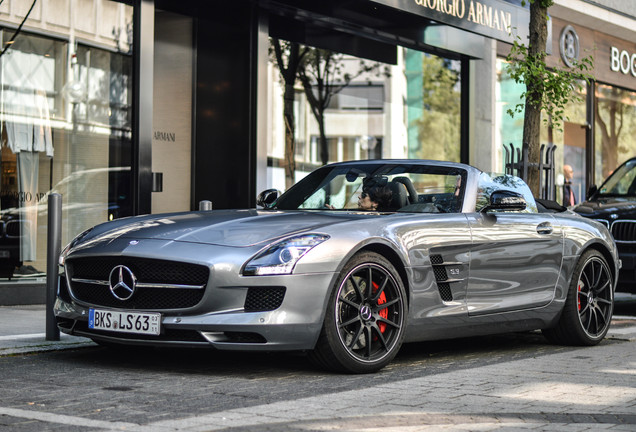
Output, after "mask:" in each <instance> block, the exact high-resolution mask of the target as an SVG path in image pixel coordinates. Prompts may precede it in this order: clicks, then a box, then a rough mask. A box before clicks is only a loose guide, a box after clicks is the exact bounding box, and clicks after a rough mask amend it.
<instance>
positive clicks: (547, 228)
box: [537, 222, 554, 234]
mask: <svg viewBox="0 0 636 432" xmlns="http://www.w3.org/2000/svg"><path fill="white" fill-rule="evenodd" d="M552 231H554V228H552V225H551V224H550V222H543V223H541V224H539V225H537V232H538V233H539V234H552Z"/></svg>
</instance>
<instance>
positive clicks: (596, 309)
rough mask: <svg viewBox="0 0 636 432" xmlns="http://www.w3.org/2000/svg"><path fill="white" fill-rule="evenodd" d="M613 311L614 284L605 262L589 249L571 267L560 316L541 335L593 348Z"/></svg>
mask: <svg viewBox="0 0 636 432" xmlns="http://www.w3.org/2000/svg"><path fill="white" fill-rule="evenodd" d="M613 311H614V284H613V278H612V272H611V271H610V268H609V266H608V264H607V260H606V259H605V257H603V255H601V253H600V252H598V251H596V250H593V249H590V250H587V251H586V252H584V253H583V255H581V258H580V259H579V262H578V263H577V264H576V267H575V268H574V273H573V274H572V281H571V282H570V287H569V289H568V295H567V298H566V300H565V305H564V307H563V311H562V312H561V317H560V319H559V322H558V323H557V325H556V326H554V327H553V328H550V329H544V330H543V334H544V336H545V337H546V338H547V339H548V340H549V341H551V342H554V343H558V344H562V345H579V346H585V345H588V346H590V345H596V344H598V343H599V342H600V341H601V340H603V338H604V337H605V335H606V334H607V330H608V329H609V326H610V322H611V320H612V312H613Z"/></svg>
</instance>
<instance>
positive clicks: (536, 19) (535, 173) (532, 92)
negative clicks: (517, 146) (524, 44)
mask: <svg viewBox="0 0 636 432" xmlns="http://www.w3.org/2000/svg"><path fill="white" fill-rule="evenodd" d="M547 16H548V8H547V7H544V6H543V2H542V1H541V0H536V1H534V2H532V3H531V4H530V28H529V30H530V40H529V44H528V55H529V56H532V57H534V58H538V59H541V60H543V59H544V58H545V55H546V54H545V48H546V41H547V38H548V27H547ZM542 95H543V82H526V105H525V117H524V122H523V145H524V148H527V149H528V162H529V163H530V164H537V165H536V166H530V168H529V169H528V178H526V179H524V180H525V181H526V183H528V186H530V190H532V193H533V195H534V196H536V197H540V196H541V191H540V190H539V176H540V174H541V173H539V169H538V164H539V159H540V157H541V155H540V148H541V109H542V106H541V103H540V102H536V101H540V100H541V96H542Z"/></svg>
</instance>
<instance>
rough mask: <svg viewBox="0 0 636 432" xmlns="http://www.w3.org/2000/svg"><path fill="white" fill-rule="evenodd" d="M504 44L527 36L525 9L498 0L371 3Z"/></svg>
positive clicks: (385, 1)
mask: <svg viewBox="0 0 636 432" xmlns="http://www.w3.org/2000/svg"><path fill="white" fill-rule="evenodd" d="M372 1H374V2H375V3H381V4H384V5H387V6H391V7H393V8H396V9H400V10H404V11H408V12H411V13H415V14H417V15H421V16H423V17H426V18H429V19H432V20H435V21H438V22H441V23H444V24H448V25H451V26H454V27H458V28H461V29H463V30H467V31H470V32H473V33H478V34H480V35H483V36H487V37H490V38H493V39H498V40H501V41H504V42H513V41H514V40H515V38H516V36H519V37H521V39H522V40H523V41H525V40H526V38H527V36H528V23H529V22H530V13H529V11H528V9H526V8H523V7H520V6H516V5H514V4H512V3H509V2H506V1H502V0H372Z"/></svg>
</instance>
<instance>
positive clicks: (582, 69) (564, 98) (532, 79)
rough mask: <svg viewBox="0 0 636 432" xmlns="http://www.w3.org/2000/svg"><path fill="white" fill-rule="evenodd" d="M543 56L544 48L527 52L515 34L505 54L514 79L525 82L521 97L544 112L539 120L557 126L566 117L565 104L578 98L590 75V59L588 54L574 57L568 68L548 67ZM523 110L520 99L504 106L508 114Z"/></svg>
mask: <svg viewBox="0 0 636 432" xmlns="http://www.w3.org/2000/svg"><path fill="white" fill-rule="evenodd" d="M545 57H546V53H545V52H544V51H540V52H539V53H538V54H536V55H531V54H529V52H528V47H527V46H526V45H524V44H523V43H521V42H520V38H517V40H516V41H515V42H514V43H513V45H512V49H511V50H510V54H508V57H506V60H507V61H508V65H507V72H508V74H509V75H510V77H511V78H512V79H513V80H514V81H515V82H517V83H522V84H525V85H526V91H525V92H523V93H522V94H521V100H524V99H527V101H528V103H530V104H532V105H534V106H535V107H536V108H539V109H541V110H543V112H544V113H545V114H546V116H545V117H544V118H543V121H544V122H545V123H546V124H550V125H552V126H553V127H554V128H556V129H558V130H561V125H562V123H563V121H564V120H566V119H567V116H566V115H565V107H566V105H567V104H568V103H569V102H570V101H573V102H581V101H582V97H581V96H580V94H581V92H582V91H583V90H584V89H585V84H584V83H585V82H589V80H590V79H592V76H591V75H590V74H589V73H588V71H591V70H592V69H593V67H594V61H593V59H592V57H591V56H588V57H585V58H583V59H581V60H579V61H574V62H573V63H574V64H573V67H572V68H571V69H561V68H553V69H549V68H548V67H547V65H546V63H545ZM575 90H576V91H575ZM523 112H524V104H523V103H519V104H517V105H516V106H515V107H514V108H511V109H508V114H509V115H510V116H511V117H514V116H515V114H520V113H523Z"/></svg>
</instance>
